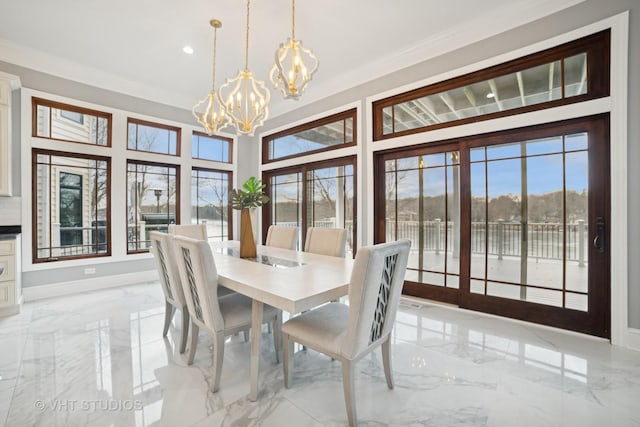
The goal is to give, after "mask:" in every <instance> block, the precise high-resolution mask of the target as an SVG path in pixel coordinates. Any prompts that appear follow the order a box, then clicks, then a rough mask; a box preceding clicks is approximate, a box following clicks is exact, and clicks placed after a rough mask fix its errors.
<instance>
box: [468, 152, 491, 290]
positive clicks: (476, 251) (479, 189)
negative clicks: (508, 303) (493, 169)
mask: <svg viewBox="0 0 640 427" xmlns="http://www.w3.org/2000/svg"><path fill="white" fill-rule="evenodd" d="M484 151H485V150H484V147H482V148H475V149H473V150H471V158H472V159H473V158H474V153H477V152H481V153H483V154H482V159H484ZM477 157H478V158H479V157H480V156H477ZM485 166H486V164H485V163H484V162H482V163H471V184H472V185H471V270H470V271H471V277H478V278H483V279H484V277H485V259H486V254H487V247H486V245H487V241H486V231H487V229H488V225H487V223H486V219H487V215H486V208H487V191H486V185H487V179H486V173H485ZM472 282H473V280H472ZM471 292H478V293H482V294H483V293H484V282H482V286H480V285H479V284H478V286H471Z"/></svg>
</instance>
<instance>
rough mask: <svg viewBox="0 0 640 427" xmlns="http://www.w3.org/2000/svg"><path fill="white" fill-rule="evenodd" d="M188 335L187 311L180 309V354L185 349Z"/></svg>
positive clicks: (183, 308) (185, 308)
mask: <svg viewBox="0 0 640 427" xmlns="http://www.w3.org/2000/svg"><path fill="white" fill-rule="evenodd" d="M188 335H189V311H188V310H187V307H182V330H181V331H180V354H182V353H184V351H185V350H186V349H187V336H188Z"/></svg>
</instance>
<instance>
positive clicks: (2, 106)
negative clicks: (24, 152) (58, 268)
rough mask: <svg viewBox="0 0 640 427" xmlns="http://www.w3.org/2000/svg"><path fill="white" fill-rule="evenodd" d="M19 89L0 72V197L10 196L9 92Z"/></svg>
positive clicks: (17, 81)
mask: <svg viewBox="0 0 640 427" xmlns="http://www.w3.org/2000/svg"><path fill="white" fill-rule="evenodd" d="M19 87H20V79H19V78H18V77H17V76H13V75H11V74H6V73H3V72H0V196H11V91H12V90H13V89H17V88H19ZM0 298H1V295H0Z"/></svg>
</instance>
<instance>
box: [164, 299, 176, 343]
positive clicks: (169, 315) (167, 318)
mask: <svg viewBox="0 0 640 427" xmlns="http://www.w3.org/2000/svg"><path fill="white" fill-rule="evenodd" d="M175 311H176V308H175V307H174V306H173V305H171V303H170V302H169V301H165V302H164V329H163V330H162V336H163V337H166V336H167V333H168V332H169V326H170V325H171V319H173V313H175Z"/></svg>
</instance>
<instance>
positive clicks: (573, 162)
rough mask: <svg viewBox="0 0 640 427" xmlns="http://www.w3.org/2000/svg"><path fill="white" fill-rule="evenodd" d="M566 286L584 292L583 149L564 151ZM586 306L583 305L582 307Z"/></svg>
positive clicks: (585, 170)
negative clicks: (565, 176) (565, 179)
mask: <svg viewBox="0 0 640 427" xmlns="http://www.w3.org/2000/svg"><path fill="white" fill-rule="evenodd" d="M565 163H566V169H567V181H566V186H567V193H566V195H565V204H566V206H567V222H568V224H567V267H566V269H567V289H568V290H573V291H580V292H584V293H586V292H587V283H588V280H587V267H588V264H589V245H590V239H589V217H588V215H587V214H588V204H587V202H588V195H589V180H588V156H587V152H586V151H578V152H572V153H567V155H566V160H565ZM585 308H586V304H585V305H584V308H583V309H585Z"/></svg>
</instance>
